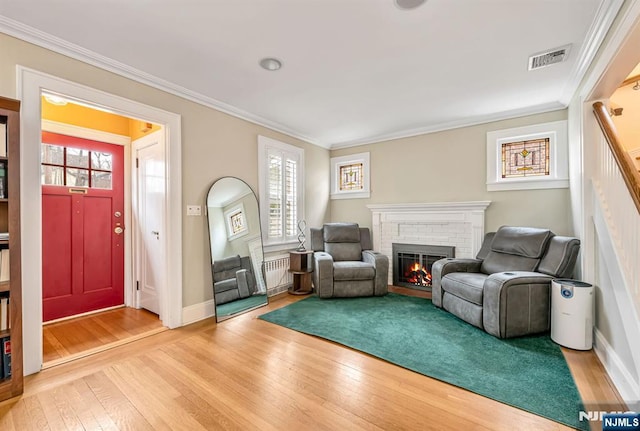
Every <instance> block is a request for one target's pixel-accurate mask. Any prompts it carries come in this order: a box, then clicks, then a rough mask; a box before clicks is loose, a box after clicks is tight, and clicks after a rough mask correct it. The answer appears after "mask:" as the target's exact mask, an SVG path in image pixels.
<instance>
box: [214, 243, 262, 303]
mask: <svg viewBox="0 0 640 431" xmlns="http://www.w3.org/2000/svg"><path fill="white" fill-rule="evenodd" d="M255 291H256V279H255V277H254V276H253V270H252V269H251V258H249V256H245V257H240V255H236V256H231V257H225V258H224V259H218V260H216V261H215V262H214V263H213V293H214V296H215V301H216V305H221V304H226V303H227V302H231V301H235V300H236V299H241V298H248V297H249V296H251V295H253V293H254V292H255Z"/></svg>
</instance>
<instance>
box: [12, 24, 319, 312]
mask: <svg viewBox="0 0 640 431" xmlns="http://www.w3.org/2000/svg"><path fill="white" fill-rule="evenodd" d="M16 65H22V66H25V67H29V68H32V69H35V70H39V71H41V72H45V73H48V74H51V75H55V76H57V77H60V78H64V79H68V80H70V81H74V82H77V83H80V84H83V85H87V86H89V87H93V88H96V89H99V90H103V91H106V92H108V93H111V94H115V95H119V96H122V97H125V98H128V99H131V100H135V101H137V102H140V103H144V104H147V105H151V106H154V107H157V108H160V109H164V110H166V111H170V112H174V113H177V114H180V115H181V116H182V171H183V178H182V193H183V195H182V196H183V202H182V207H183V208H184V206H185V205H186V204H199V205H203V206H204V205H206V203H205V200H206V194H207V192H208V190H209V187H210V186H211V184H212V183H213V181H214V180H215V179H217V178H219V177H222V176H227V175H229V176H237V177H239V178H242V179H243V180H245V181H246V182H247V183H248V184H249V185H250V186H251V187H252V188H253V189H254V190H255V191H257V190H258V153H257V148H258V144H257V136H258V135H259V134H261V135H264V136H268V137H271V138H274V139H278V140H281V141H283V142H286V143H289V144H292V145H296V146H299V147H302V148H304V149H305V169H306V175H305V184H306V186H305V192H306V197H307V198H306V200H305V212H306V215H305V217H306V220H307V224H308V225H309V226H316V225H321V224H322V223H323V222H324V221H326V220H328V215H329V212H328V211H329V209H328V203H327V196H328V195H329V183H328V182H329V178H328V175H327V169H328V166H329V152H328V151H327V150H325V149H323V148H319V147H316V146H313V145H310V144H307V143H305V142H302V141H300V140H298V139H294V138H291V137H289V136H286V135H283V134H281V133H277V132H274V131H272V130H270V129H267V128H265V127H261V126H258V125H255V124H252V123H249V122H247V121H244V120H241V119H238V118H235V117H232V116H229V115H227V114H224V113H222V112H219V111H216V110H214V109H211V108H207V107H204V106H201V105H198V104H196V103H193V102H190V101H187V100H185V99H182V98H180V97H176V96H173V95H171V94H168V93H165V92H163V91H160V90H156V89H154V88H151V87H149V86H146V85H143V84H140V83H137V82H135V81H132V80H130V79H127V78H124V77H121V76H118V75H115V74H113V73H110V72H107V71H104V70H102V69H99V68H96V67H93V66H90V65H88V64H86V63H82V62H80V61H77V60H73V59H70V58H68V57H65V56H63V55H60V54H56V53H54V52H51V51H48V50H46V49H43V48H40V47H37V46H35V45H32V44H29V43H26V42H23V41H20V40H18V39H15V38H12V37H9V36H6V35H4V34H0V95H2V96H5V97H12V98H15V97H16ZM182 234H183V238H182V241H183V246H182V248H183V262H182V263H183V305H184V306H189V305H193V304H198V303H201V302H204V301H207V300H209V299H211V298H212V297H213V293H212V287H211V272H210V261H209V250H208V247H209V243H208V239H207V228H206V220H205V218H204V217H184V219H183V226H182Z"/></svg>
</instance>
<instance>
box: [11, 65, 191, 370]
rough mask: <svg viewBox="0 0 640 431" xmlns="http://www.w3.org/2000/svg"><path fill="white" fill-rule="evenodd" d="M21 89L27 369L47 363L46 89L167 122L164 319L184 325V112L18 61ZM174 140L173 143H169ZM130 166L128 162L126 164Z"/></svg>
mask: <svg viewBox="0 0 640 431" xmlns="http://www.w3.org/2000/svg"><path fill="white" fill-rule="evenodd" d="M16 85H17V89H16V94H17V96H18V98H19V99H21V100H22V121H21V122H22V127H21V142H22V151H21V155H20V156H21V158H20V166H21V172H22V175H21V177H22V182H21V190H20V200H21V205H22V208H21V209H22V211H21V233H22V259H23V261H24V262H29V271H24V272H23V330H24V331H23V332H24V340H23V347H24V373H25V375H28V374H32V373H35V372H37V371H39V370H40V369H41V367H42V269H41V268H42V205H41V198H40V195H41V193H40V133H41V126H42V121H41V116H40V104H41V92H42V91H43V90H48V91H53V92H55V93H60V94H64V95H68V96H69V97H72V98H77V99H78V100H84V101H87V102H89V103H95V104H96V105H99V106H105V107H111V108H112V109H113V111H114V112H116V113H117V114H118V115H123V116H128V117H132V118H144V119H146V120H148V121H150V122H153V123H156V124H161V125H164V126H165V133H166V136H167V139H166V143H167V145H168V148H166V155H167V160H168V163H167V196H168V203H167V219H166V220H167V226H168V231H167V237H166V250H167V262H168V264H167V265H166V269H165V271H166V273H165V280H166V284H167V286H170V289H168V292H167V294H166V295H163V297H164V298H165V299H166V300H165V301H164V302H165V304H166V305H165V306H164V307H163V308H164V309H163V310H161V313H160V315H161V318H162V321H163V324H164V325H165V326H168V327H170V328H175V327H178V326H180V325H181V324H182V212H181V207H182V173H181V169H182V136H181V118H180V115H177V114H174V113H171V112H168V111H163V110H161V109H158V108H154V107H152V106H148V105H143V104H141V103H139V102H134V101H132V100H128V99H125V98H122V97H119V96H115V95H112V94H109V93H106V92H103V91H100V90H96V89H93V88H90V87H87V86H84V85H82V84H78V83H75V82H71V81H67V80H64V79H61V78H58V77H55V76H52V75H48V74H45V73H43V72H39V71H36V70H33V69H28V68H25V67H22V66H19V65H18V66H16ZM169 143H170V145H169ZM125 166H127V165H125Z"/></svg>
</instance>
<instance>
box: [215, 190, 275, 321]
mask: <svg viewBox="0 0 640 431" xmlns="http://www.w3.org/2000/svg"><path fill="white" fill-rule="evenodd" d="M207 218H208V224H209V241H210V245H211V270H212V273H213V299H214V301H215V305H216V321H217V322H221V321H223V320H226V319H228V318H230V317H233V316H237V315H238V314H241V313H244V312H247V311H249V310H253V309H254V308H257V307H262V306H264V305H266V304H267V289H266V284H265V282H264V275H263V271H262V268H263V260H264V259H263V249H262V234H261V231H260V216H259V213H258V199H257V198H256V195H255V193H254V192H253V190H251V187H249V185H247V183H245V182H244V181H242V180H240V179H238V178H234V177H223V178H220V179H219V180H217V181H216V182H215V183H213V185H212V186H211V188H210V189H209V193H208V194H207Z"/></svg>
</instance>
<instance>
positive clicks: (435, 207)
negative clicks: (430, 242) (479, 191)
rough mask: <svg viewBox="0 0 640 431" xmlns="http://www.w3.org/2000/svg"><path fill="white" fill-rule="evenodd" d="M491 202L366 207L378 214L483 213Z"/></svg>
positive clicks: (376, 205)
mask: <svg viewBox="0 0 640 431" xmlns="http://www.w3.org/2000/svg"><path fill="white" fill-rule="evenodd" d="M490 204H491V201H469V202H430V203H419V204H371V205H367V208H369V209H370V210H371V211H375V212H380V213H385V212H389V213H395V212H409V213H410V212H423V211H484V210H486V209H487V207H488V206H489V205H490Z"/></svg>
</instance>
